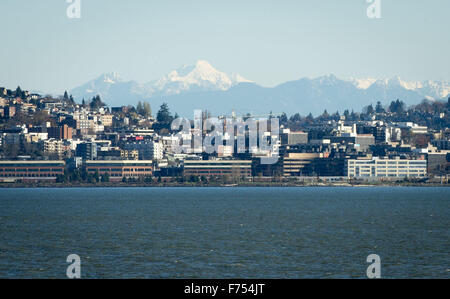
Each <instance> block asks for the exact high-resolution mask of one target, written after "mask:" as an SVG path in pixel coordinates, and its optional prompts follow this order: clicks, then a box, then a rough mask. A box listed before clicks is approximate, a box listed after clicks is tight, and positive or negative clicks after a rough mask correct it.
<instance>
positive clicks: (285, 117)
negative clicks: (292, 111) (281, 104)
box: [280, 112, 288, 124]
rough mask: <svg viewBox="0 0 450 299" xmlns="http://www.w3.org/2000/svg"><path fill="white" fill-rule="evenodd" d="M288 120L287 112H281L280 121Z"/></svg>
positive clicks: (285, 121) (283, 122)
mask: <svg viewBox="0 0 450 299" xmlns="http://www.w3.org/2000/svg"><path fill="white" fill-rule="evenodd" d="M287 122H288V117H287V115H286V113H284V112H283V114H281V116H280V123H282V124H285V123H287Z"/></svg>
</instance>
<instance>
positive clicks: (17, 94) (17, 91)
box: [15, 86, 25, 99]
mask: <svg viewBox="0 0 450 299" xmlns="http://www.w3.org/2000/svg"><path fill="white" fill-rule="evenodd" d="M15 95H16V97H20V98H22V99H24V98H25V93H24V92H23V91H22V89H21V88H20V86H17V89H16V93H15Z"/></svg>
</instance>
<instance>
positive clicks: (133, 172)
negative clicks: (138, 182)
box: [85, 160, 153, 181]
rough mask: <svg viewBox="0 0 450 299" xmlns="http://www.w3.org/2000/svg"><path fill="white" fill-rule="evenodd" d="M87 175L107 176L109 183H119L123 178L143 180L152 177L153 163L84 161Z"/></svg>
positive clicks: (148, 161) (149, 161)
mask: <svg viewBox="0 0 450 299" xmlns="http://www.w3.org/2000/svg"><path fill="white" fill-rule="evenodd" d="M85 167H86V170H87V172H88V173H90V174H95V173H98V174H99V175H106V174H108V175H109V177H110V180H111V181H121V180H122V179H123V178H127V179H130V178H133V179H139V178H145V177H151V176H152V175H153V161H151V160H147V161H129V160H114V161H86V163H85Z"/></svg>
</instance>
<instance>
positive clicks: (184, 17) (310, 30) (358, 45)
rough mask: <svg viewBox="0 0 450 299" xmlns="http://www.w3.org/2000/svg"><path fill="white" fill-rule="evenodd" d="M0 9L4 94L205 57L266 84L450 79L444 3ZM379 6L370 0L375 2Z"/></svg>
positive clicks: (448, 5) (49, 0)
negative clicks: (325, 78) (377, 10)
mask: <svg viewBox="0 0 450 299" xmlns="http://www.w3.org/2000/svg"><path fill="white" fill-rule="evenodd" d="M366 1H367V0H341V1H336V0H271V1H267V0H226V1H224V0H220V1H219V0H114V1H111V0H81V18H80V19H69V18H68V17H67V14H66V9H67V7H68V6H69V5H70V4H68V3H67V2H66V0H39V1H30V0H1V1H0V37H1V41H0V86H5V87H8V88H15V87H17V86H18V85H20V86H21V87H22V88H23V89H26V90H33V91H41V92H48V93H62V92H63V91H64V90H70V89H72V88H74V87H77V86H79V85H82V84H84V83H86V82H87V81H89V80H92V79H94V78H96V77H98V76H99V75H101V74H103V73H106V72H112V71H115V72H119V73H120V74H121V76H122V77H123V78H124V79H128V80H136V81H138V82H148V81H151V80H154V79H158V78H160V77H162V76H163V75H165V74H167V73H169V72H170V71H172V70H174V69H177V68H179V67H180V66H182V65H185V64H194V63H195V62H196V61H197V60H200V59H202V60H207V61H209V62H210V63H211V64H212V65H213V66H214V67H216V68H217V69H218V70H220V71H223V72H227V73H233V72H235V73H239V74H241V75H242V76H244V77H245V78H248V79H250V80H253V81H255V82H257V83H258V84H260V85H263V86H268V87H269V86H275V85H277V84H280V83H283V82H286V81H291V80H297V79H300V78H302V77H311V78H314V77H318V76H322V75H327V74H334V75H336V76H337V77H339V78H343V79H348V78H350V77H355V78H367V77H371V78H378V79H382V78H392V77H394V76H400V77H401V78H402V79H404V80H411V81H423V80H444V81H450V67H449V66H450V54H449V53H450V34H449V29H450V18H449V17H448V12H449V11H450V1H448V0H427V1H420V0H380V3H381V18H379V19H370V18H368V16H367V8H368V7H369V5H371V4H369V3H367V2H366ZM372 1H375V0H372Z"/></svg>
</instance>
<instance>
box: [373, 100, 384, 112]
mask: <svg viewBox="0 0 450 299" xmlns="http://www.w3.org/2000/svg"><path fill="white" fill-rule="evenodd" d="M375 112H376V113H384V112H385V111H384V108H383V105H382V104H381V102H380V101H378V102H377V106H376V107H375Z"/></svg>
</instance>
